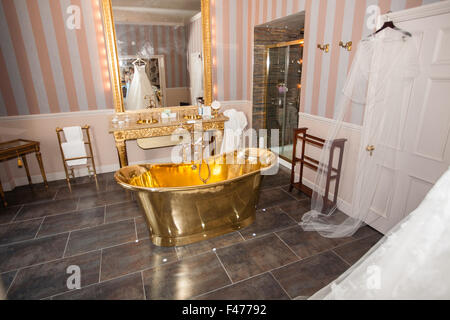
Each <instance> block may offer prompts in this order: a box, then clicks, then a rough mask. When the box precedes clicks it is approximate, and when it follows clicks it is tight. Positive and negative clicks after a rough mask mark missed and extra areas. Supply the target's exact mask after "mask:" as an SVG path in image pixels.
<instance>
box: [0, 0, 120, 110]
mask: <svg viewBox="0 0 450 320" xmlns="http://www.w3.org/2000/svg"><path fill="white" fill-rule="evenodd" d="M70 5H77V6H79V8H80V17H81V25H80V29H74V30H70V29H69V28H67V27H66V21H67V19H68V18H69V17H70V14H69V13H67V9H68V7H69V6H70ZM99 5H100V3H99V1H98V0H92V1H91V0H51V1H49V0H33V1H27V0H2V1H1V2H0V42H1V45H0V74H1V77H2V78H1V81H0V116H6V115H10V116H13V115H27V114H39V113H57V112H70V111H79V110H94V109H105V108H112V106H113V101H112V93H111V82H110V78H109V71H108V63H107V56H106V48H105V40H104V37H103V29H102V28H103V27H102V19H101V13H100V12H101V11H100V7H99Z"/></svg>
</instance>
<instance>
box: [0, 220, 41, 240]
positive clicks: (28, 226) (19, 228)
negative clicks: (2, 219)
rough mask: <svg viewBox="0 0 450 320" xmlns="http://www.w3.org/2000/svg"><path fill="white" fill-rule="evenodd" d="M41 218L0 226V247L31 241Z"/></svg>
mask: <svg viewBox="0 0 450 320" xmlns="http://www.w3.org/2000/svg"><path fill="white" fill-rule="evenodd" d="M42 220H43V218H40V219H33V220H27V221H22V222H13V223H9V224H2V225H0V245H4V244H8V243H12V242H18V241H24V240H30V239H33V238H34V237H35V235H36V233H37V232H38V229H39V227H40V225H41V223H42Z"/></svg>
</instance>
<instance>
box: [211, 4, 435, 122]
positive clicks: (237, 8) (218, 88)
mask: <svg viewBox="0 0 450 320" xmlns="http://www.w3.org/2000/svg"><path fill="white" fill-rule="evenodd" d="M435 1H438V0H211V23H212V37H213V39H212V46H213V48H212V56H213V57H212V59H213V88H214V98H215V99H217V100H219V101H224V100H251V99H252V73H253V70H252V69H253V62H252V58H253V27H254V26H255V25H259V24H263V23H265V22H268V21H271V20H274V19H278V18H282V17H284V16H287V15H290V14H293V13H297V12H300V11H303V10H305V11H306V21H305V50H304V59H303V61H304V64H303V68H304V69H303V74H302V84H303V86H302V94H301V111H303V112H305V113H309V114H313V115H318V116H323V117H327V118H333V116H334V114H335V111H336V110H334V106H335V103H336V99H337V98H338V96H339V93H340V91H341V88H342V86H343V84H344V81H345V78H346V75H347V72H348V70H349V67H350V65H351V62H352V59H353V56H354V54H355V50H356V44H357V43H358V42H359V40H360V39H361V38H362V37H363V36H365V35H368V34H369V33H370V32H371V30H368V29H367V28H366V24H365V20H366V9H367V7H368V6H370V5H378V6H380V8H381V13H386V12H388V11H389V10H391V11H398V10H402V9H406V8H412V7H416V6H420V5H423V4H427V3H431V2H435ZM341 40H342V41H344V42H347V41H353V43H354V44H355V45H354V49H353V51H351V52H348V51H344V50H343V49H341V48H340V47H339V46H338V43H339V41H341ZM318 43H320V44H324V43H329V44H330V45H331V47H330V52H329V53H328V54H324V53H323V52H322V51H320V50H319V49H317V44H318ZM362 116H363V110H361V109H356V108H355V109H353V110H352V112H351V114H349V115H348V118H347V121H349V122H352V123H356V124H360V123H361V121H362Z"/></svg>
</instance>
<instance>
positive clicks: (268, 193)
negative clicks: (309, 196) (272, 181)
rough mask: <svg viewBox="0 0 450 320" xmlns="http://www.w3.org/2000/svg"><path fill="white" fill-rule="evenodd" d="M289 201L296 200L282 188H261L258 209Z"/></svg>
mask: <svg viewBox="0 0 450 320" xmlns="http://www.w3.org/2000/svg"><path fill="white" fill-rule="evenodd" d="M289 201H295V198H294V197H292V196H290V195H289V193H287V192H285V191H283V190H281V189H280V188H272V189H265V190H261V192H260V195H259V201H258V209H263V208H265V209H266V208H270V207H275V206H279V205H281V204H283V203H285V202H289Z"/></svg>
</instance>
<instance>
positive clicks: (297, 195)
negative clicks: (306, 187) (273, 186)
mask: <svg viewBox="0 0 450 320" xmlns="http://www.w3.org/2000/svg"><path fill="white" fill-rule="evenodd" d="M289 187H290V186H283V187H282V189H283V190H284V191H286V192H289V194H290V195H291V196H293V197H294V198H296V199H297V200H306V199H308V200H309V199H310V197H309V196H307V195H306V194H305V193H303V192H301V191H300V190H298V189H295V188H293V189H292V191H289Z"/></svg>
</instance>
